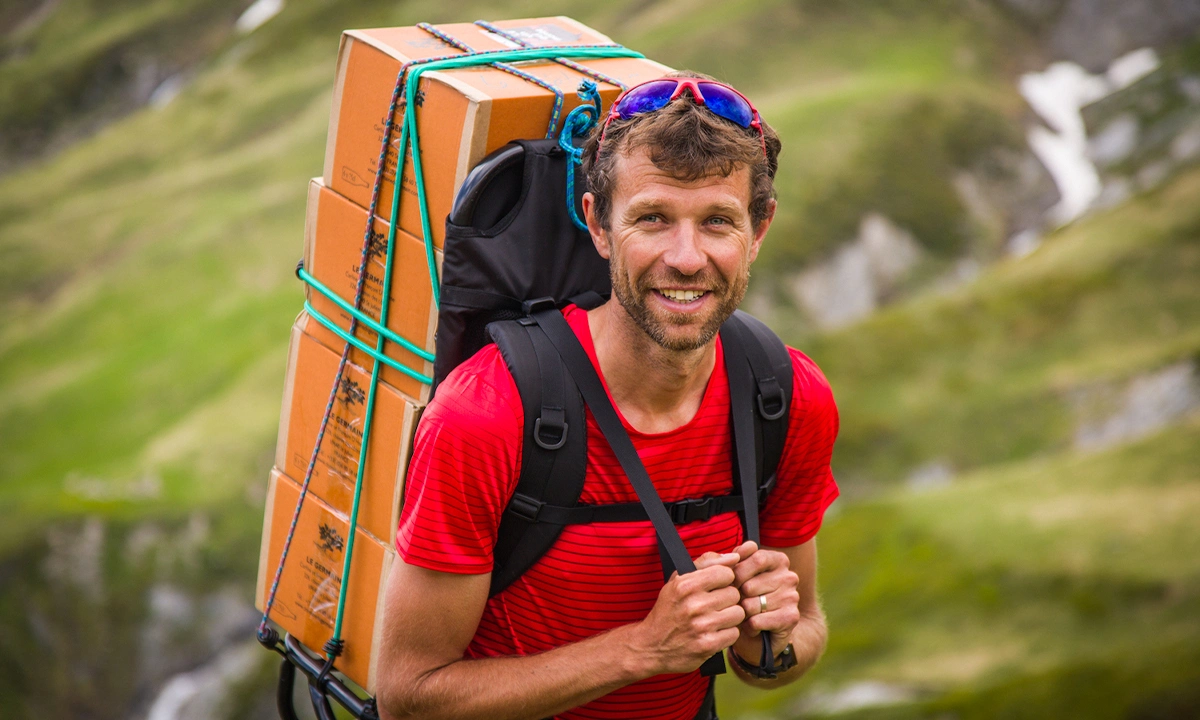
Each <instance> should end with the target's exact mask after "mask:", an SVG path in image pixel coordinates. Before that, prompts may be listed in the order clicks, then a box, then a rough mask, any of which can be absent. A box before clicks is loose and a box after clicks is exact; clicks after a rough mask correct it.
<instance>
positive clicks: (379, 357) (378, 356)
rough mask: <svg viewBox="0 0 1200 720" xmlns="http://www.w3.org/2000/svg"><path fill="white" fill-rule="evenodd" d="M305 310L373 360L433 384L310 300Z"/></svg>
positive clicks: (425, 376) (427, 378)
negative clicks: (369, 342)
mask: <svg viewBox="0 0 1200 720" xmlns="http://www.w3.org/2000/svg"><path fill="white" fill-rule="evenodd" d="M304 312H306V313H308V314H309V315H311V316H312V319H313V320H316V321H317V322H319V323H321V324H322V325H324V326H325V327H326V328H328V329H329V331H330V332H332V333H333V334H334V335H337V336H338V337H339V338H341V339H342V341H343V342H346V343H349V344H350V345H353V346H354V347H356V348H358V349H359V350H362V351H363V352H364V353H366V354H367V355H369V356H370V357H371V359H372V360H376V361H379V362H381V363H383V364H384V365H387V366H388V367H391V368H395V369H396V370H399V371H400V372H402V373H404V374H405V375H407V376H409V377H411V378H412V379H414V380H417V381H420V382H423V383H425V384H426V385H432V384H433V378H431V377H429V376H428V375H425V374H423V373H420V372H418V371H416V370H413V369H412V368H410V367H406V366H405V365H402V364H400V362H399V361H397V360H395V359H394V358H390V357H388V356H387V355H384V354H382V353H380V352H377V351H376V350H375V348H373V347H371V346H370V345H368V344H366V343H365V342H363V341H362V340H361V339H360V338H356V337H354V336H353V335H351V334H350V333H348V332H346V331H345V330H343V329H342V328H340V327H338V325H337V324H336V323H334V322H333V321H332V320H330V319H329V318H327V317H325V316H324V315H322V314H321V313H320V312H318V311H317V309H316V308H314V307H313V306H312V305H311V304H310V303H308V302H305V303H304ZM363 432H364V433H365V432H367V431H366V429H365V428H364V429H363Z"/></svg>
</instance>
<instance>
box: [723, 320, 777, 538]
mask: <svg viewBox="0 0 1200 720" xmlns="http://www.w3.org/2000/svg"><path fill="white" fill-rule="evenodd" d="M721 342H722V347H723V348H724V352H725V369H726V372H727V373H728V374H729V387H730V393H731V397H730V400H731V403H733V404H734V408H733V422H734V437H735V446H736V445H737V435H738V424H739V423H743V424H745V423H746V422H747V420H748V417H747V416H749V418H750V419H752V422H753V429H754V432H753V437H754V441H753V442H754V449H755V452H754V465H753V468H754V477H755V480H756V483H755V484H756V485H757V490H758V501H759V504H760V505H761V504H762V503H763V502H765V501H766V498H767V495H768V494H769V493H770V492H771V490H772V488H774V487H775V470H776V468H777V467H778V465H779V459H780V457H781V456H782V455H783V444H784V441H785V440H786V438H787V429H788V415H789V412H788V411H789V410H790V408H791V404H792V377H793V372H794V371H793V369H792V358H791V354H790V353H789V352H788V349H787V346H786V345H784V344H783V341H782V340H780V339H779V336H777V335H776V334H775V333H774V332H772V331H771V329H770V328H768V327H767V326H766V325H765V324H763V323H762V322H761V321H760V320H758V319H757V318H755V317H753V316H752V315H750V314H748V313H745V312H742V311H741V310H738V311H737V312H735V313H734V314H733V315H732V316H730V318H729V319H728V320H726V321H725V324H724V325H722V326H721ZM735 387H737V388H738V391H737V392H735ZM747 390H748V391H749V392H746V391H747ZM739 396H740V397H739ZM735 398H736V399H737V401H736V402H735ZM743 405H748V407H740V408H739V406H743ZM743 432H745V431H743ZM741 464H742V463H741V462H739V463H737V464H735V472H736V473H737V474H738V475H739V477H740V471H739V470H737V468H738V466H740V465H741ZM743 487H746V486H745V485H742V484H740V483H738V484H735V488H743ZM755 519H756V520H757V518H755ZM755 525H756V526H757V522H756V523H755ZM755 534H757V533H755ZM750 535H751V534H750V533H749V527H747V536H748V537H750ZM751 539H753V540H755V541H757V540H758V538H757V537H751Z"/></svg>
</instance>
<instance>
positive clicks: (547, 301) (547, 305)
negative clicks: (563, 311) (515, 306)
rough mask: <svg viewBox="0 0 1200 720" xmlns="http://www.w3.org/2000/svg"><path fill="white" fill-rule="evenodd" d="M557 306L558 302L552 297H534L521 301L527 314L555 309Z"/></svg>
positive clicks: (522, 307)
mask: <svg viewBox="0 0 1200 720" xmlns="http://www.w3.org/2000/svg"><path fill="white" fill-rule="evenodd" d="M557 307H558V303H556V302H554V298H552V297H540V298H534V299H533V300H526V301H525V302H523V303H521V309H522V310H524V311H525V314H526V315H533V314H535V313H539V312H541V311H543V310H554V309H555V308H557Z"/></svg>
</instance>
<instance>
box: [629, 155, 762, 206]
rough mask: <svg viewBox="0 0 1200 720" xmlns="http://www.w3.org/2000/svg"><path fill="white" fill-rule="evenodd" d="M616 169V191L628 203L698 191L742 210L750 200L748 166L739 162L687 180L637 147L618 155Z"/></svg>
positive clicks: (712, 200)
mask: <svg viewBox="0 0 1200 720" xmlns="http://www.w3.org/2000/svg"><path fill="white" fill-rule="evenodd" d="M615 170H616V173H615V176H616V183H615V185H616V187H615V188H614V190H615V191H616V192H615V194H616V195H621V196H624V199H625V200H626V201H627V202H629V203H630V204H631V205H634V204H636V205H646V204H663V203H667V202H671V201H672V200H673V199H677V198H679V197H680V196H684V195H692V194H695V193H698V194H700V195H701V196H703V197H704V198H705V199H707V200H708V201H709V203H710V204H714V205H728V206H730V207H731V209H733V208H736V209H741V210H745V209H746V208H747V206H748V204H749V200H750V168H749V167H748V166H746V165H738V166H737V167H735V168H734V170H733V172H731V173H729V174H728V175H722V174H720V173H719V172H718V173H712V174H710V175H705V176H702V177H699V178H696V179H694V180H686V179H681V178H678V177H676V176H675V175H674V174H672V173H671V172H669V171H667V170H664V169H663V168H660V167H658V166H657V165H655V164H654V163H653V162H651V160H650V151H649V149H648V148H646V147H637V148H633V149H632V150H630V151H629V152H628V153H620V154H619V155H618V156H617V158H616V168H615Z"/></svg>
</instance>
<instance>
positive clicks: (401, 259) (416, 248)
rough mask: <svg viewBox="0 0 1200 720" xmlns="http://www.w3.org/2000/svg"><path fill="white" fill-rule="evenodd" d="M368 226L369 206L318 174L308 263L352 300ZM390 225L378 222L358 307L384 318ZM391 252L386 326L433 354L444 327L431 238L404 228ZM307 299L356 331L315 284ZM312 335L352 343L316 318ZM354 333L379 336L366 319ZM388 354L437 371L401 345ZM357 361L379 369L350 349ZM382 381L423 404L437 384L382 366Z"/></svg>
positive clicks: (307, 236)
mask: <svg viewBox="0 0 1200 720" xmlns="http://www.w3.org/2000/svg"><path fill="white" fill-rule="evenodd" d="M366 229H367V211H366V210H365V209H364V208H361V207H359V206H358V205H355V204H354V203H352V202H350V201H349V200H347V199H346V198H344V197H342V196H341V195H338V194H337V193H335V192H333V191H332V190H330V189H329V188H328V187H326V186H325V183H324V182H323V181H322V180H321V178H314V179H313V181H312V182H311V183H310V184H309V188H308V217H307V218H306V220H305V223H304V267H305V268H306V269H307V270H308V271H309V272H310V273H312V275H313V277H315V278H316V279H317V280H319V281H320V282H321V283H322V284H323V285H325V286H326V287H327V288H329V289H330V290H332V291H333V292H334V293H336V294H337V295H338V296H339V297H341V298H342V299H343V300H345V301H346V302H347V303H349V304H350V305H353V304H354V292H355V288H356V286H357V284H358V269H359V264H360V263H361V261H362V248H363V238H364V235H365V233H366ZM387 235H388V224H387V222H386V221H385V220H382V219H380V218H376V219H375V223H374V226H373V229H372V234H371V250H370V251H369V252H368V261H367V277H366V280H365V282H364V283H363V296H362V304H361V305H360V306H359V307H360V308H361V309H362V310H363V312H364V313H365V314H366V315H367V316H368V317H370V318H373V319H375V320H378V319H379V306H380V299H381V298H382V296H383V274H384V261H385V260H386V259H387V258H386V257H385V251H386V250H387ZM392 252H393V254H394V255H395V260H394V261H393V263H392V282H391V288H390V289H389V291H388V322H387V328H388V329H389V330H391V331H393V332H395V333H396V334H397V335H399V336H400V337H402V338H404V339H405V340H408V341H409V342H411V343H413V344H414V345H416V346H418V347H420V348H422V349H424V350H426V351H428V352H430V353H432V352H433V351H434V340H433V334H434V331H435V330H436V329H437V306H436V305H434V302H433V285H432V283H431V282H430V278H429V261H428V260H427V258H426V254H425V243H423V242H422V241H421V240H418V239H417V238H416V237H413V236H412V235H410V234H409V233H406V232H404V231H403V230H398V231H397V232H396V237H395V239H394V240H393V244H392ZM435 258H436V262H437V267H438V272H439V273H440V272H441V264H442V253H441V251H440V250H437V251H435ZM305 292H306V293H307V297H308V301H309V302H310V303H311V304H312V306H313V308H314V309H315V310H316V311H317V312H319V313H321V315H323V316H324V317H326V318H328V319H329V320H331V321H332V322H334V323H336V324H337V325H338V327H340V328H342V329H343V330H347V331H348V330H349V329H350V313H348V312H346V311H344V310H342V309H341V308H339V307H338V306H337V304H335V303H334V302H333V301H332V300H330V299H328V298H327V297H325V295H323V294H322V293H321V292H319V291H317V290H316V289H314V288H312V287H309V286H306V288H305ZM310 328H311V329H310V330H309V332H310V333H311V334H312V336H313V337H315V338H317V339H318V340H320V341H321V342H322V343H324V344H325V345H326V346H327V347H330V348H333V349H335V350H337V351H338V352H339V353H340V352H341V351H342V348H343V347H345V341H344V340H342V339H341V338H340V337H338V336H337V335H336V334H335V333H334V332H333V331H332V330H330V329H328V328H326V327H325V326H323V325H322V324H321V323H319V322H313V323H310ZM355 337H357V338H359V339H361V340H362V341H363V342H364V343H366V344H367V346H368V347H371V348H374V347H375V343H376V341H377V340H378V335H376V333H375V332H374V331H372V330H369V329H367V328H366V327H364V326H363V325H362V323H359V325H358V328H357V330H356V331H355ZM384 354H385V355H387V357H389V358H392V359H394V360H396V361H398V362H399V363H401V364H402V365H404V366H405V367H407V368H411V369H413V370H416V371H417V372H420V373H423V374H424V375H427V376H432V375H433V363H431V362H427V361H425V360H423V359H422V358H420V357H418V356H417V355H415V354H413V353H411V352H409V351H408V350H405V349H404V348H402V347H400V346H399V345H397V344H396V343H393V342H389V343H386V344H385V347H384ZM350 361H351V362H353V363H355V364H356V365H359V366H361V367H364V368H368V369H370V368H371V367H372V359H371V357H370V356H369V355H368V354H367V353H365V352H362V351H361V350H359V349H357V348H354V349H352V350H351V355H350ZM381 372H382V374H381V375H380V377H382V378H383V380H384V381H385V382H387V383H388V384H389V385H391V386H392V387H395V388H396V389H398V390H400V391H401V392H403V393H404V394H406V395H408V396H409V397H413V398H416V399H417V400H420V401H421V402H425V401H427V400H428V399H429V390H430V386H429V385H426V384H425V383H423V382H421V381H420V380H417V379H415V378H413V377H411V376H409V375H406V374H404V373H403V372H401V371H399V370H397V369H395V368H393V367H390V366H388V365H386V364H384V365H383V368H382V371H381Z"/></svg>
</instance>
